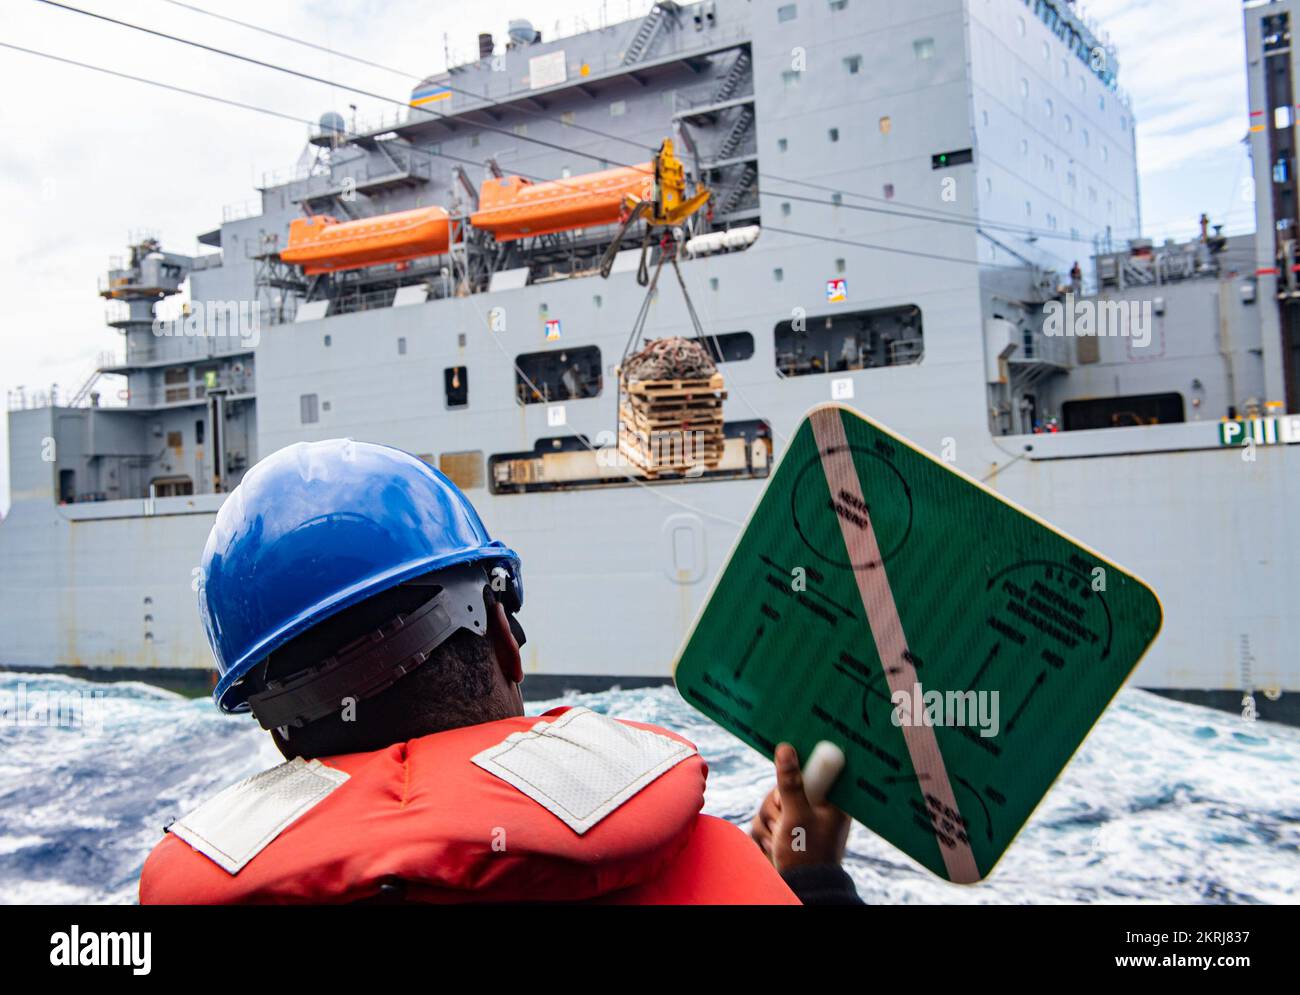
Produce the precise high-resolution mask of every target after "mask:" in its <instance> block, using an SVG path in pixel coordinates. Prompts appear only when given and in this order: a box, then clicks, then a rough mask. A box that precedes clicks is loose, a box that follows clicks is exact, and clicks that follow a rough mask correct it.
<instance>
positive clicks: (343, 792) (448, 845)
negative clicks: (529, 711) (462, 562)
mask: <svg viewBox="0 0 1300 995" xmlns="http://www.w3.org/2000/svg"><path fill="white" fill-rule="evenodd" d="M565 711H567V709H564V708H558V709H552V710H551V711H549V712H547V713H546V715H545V716H544V718H549V717H552V716H556V715H560V714H563V713H564V712H565ZM537 722H538V718H537V717H536V716H534V717H522V716H521V717H519V718H510V719H502V720H500V721H496V722H487V723H483V724H481V725H474V726H466V727H464V728H460V729H453V730H450V731H448V732H441V733H436V734H434V735H430V736H424V737H422V738H420V739H415V740H411V741H409V742H406V743H398V744H394V745H393V746H390V747H387V748H385V749H382V750H377V751H375V752H373V753H355V754H348V755H345V756H338V757H330V758H328V759H325V760H324V761H323V762H324V763H325V764H326V766H329V767H333V768H336V769H338V770H342V771H344V772H346V773H347V774H348V775H349V778H348V780H347V781H346V782H344V783H343V784H342V785H341V786H339V787H338V789H337V790H335V791H333V792H332V793H330V794H329V795H328V796H327V797H325V799H324V800H323V801H321V802H320V803H319V804H317V805H316V806H315V807H313V808H311V809H310V810H308V811H307V812H306V813H305V814H304V815H302V816H301V817H300V818H298V819H297V820H296V821H295V822H292V823H291V824H290V825H289V826H288V827H287V828H286V829H285V830H284V831H283V832H281V833H280V835H279V836H277V837H276V838H275V839H274V840H272V841H271V842H270V843H269V844H268V845H266V847H265V848H264V849H262V850H261V852H259V853H258V854H257V856H255V857H254V858H253V859H252V860H251V861H250V862H249V863H248V864H247V865H245V866H244V867H243V868H242V869H240V870H239V872H238V873H236V874H230V873H228V872H227V871H226V870H224V869H223V868H222V867H220V866H218V865H217V864H216V863H214V862H213V861H212V860H210V859H209V858H208V857H206V856H204V855H203V854H201V853H199V852H198V851H197V850H195V849H193V848H192V847H191V846H190V845H189V844H187V843H186V842H185V841H183V840H181V839H180V838H178V837H177V836H175V835H172V834H168V835H167V836H165V837H164V838H163V840H162V841H161V842H160V843H159V844H158V845H157V846H156V847H155V848H154V850H153V852H152V853H151V854H150V855H149V858H148V860H146V861H145V865H144V871H143V873H142V874H141V877H140V901H141V903H142V904H147V905H148V904H187V905H188V904H223V905H224V904H236V903H343V902H355V901H362V900H366V899H370V898H374V897H376V896H379V895H381V893H383V892H385V891H387V890H389V886H394V885H396V886H398V887H399V888H400V893H401V895H402V897H403V898H404V900H406V901H414V902H528V901H542V902H555V901H592V902H608V903H618V904H657V903H687V904H732V903H735V904H797V903H798V900H797V899H796V898H795V896H794V893H793V892H791V891H790V889H789V888H788V887H786V885H785V882H784V881H782V880H781V877H780V875H778V874H777V872H776V871H775V870H774V869H773V868H772V866H771V864H769V863H768V862H767V860H766V859H765V858H764V857H763V854H762V853H761V851H760V850H759V848H758V847H757V846H755V845H754V843H753V841H752V840H750V839H749V837H748V836H747V835H746V834H745V833H744V832H743V831H741V830H740V829H738V828H736V827H735V826H733V825H732V824H730V823H728V822H725V821H723V820H721V819H716V818H713V817H712V816H707V815H702V814H701V813H700V808H701V807H702V805H703V802H704V782H705V777H706V774H707V767H706V765H705V763H704V761H703V760H702V759H701V758H700V757H699V755H698V754H693V755H691V756H690V757H688V758H687V759H685V760H683V761H681V762H680V763H678V764H676V766H673V767H671V768H670V769H668V770H667V771H665V772H664V773H663V774H661V775H659V776H658V777H657V778H655V779H654V780H653V781H651V782H650V783H649V784H647V785H645V787H643V788H641V789H640V790H639V791H638V792H637V793H636V794H634V795H632V797H630V798H629V799H627V801H625V802H623V803H622V804H621V805H620V806H619V807H618V808H616V809H615V810H614V811H613V812H611V813H610V814H608V815H607V816H605V817H604V818H603V819H601V820H600V821H599V822H597V823H596V824H595V825H594V826H592V827H591V828H590V829H588V830H587V831H586V832H585V834H583V835H579V834H578V833H577V832H575V831H574V830H573V829H571V828H570V827H569V826H568V825H566V823H565V822H564V821H562V820H561V819H560V818H558V817H557V816H556V815H554V814H552V813H551V812H550V811H548V810H547V809H546V808H545V807H543V806H542V805H541V804H540V803H539V802H537V801H534V800H533V799H532V798H530V797H529V796H528V795H526V794H524V793H523V792H522V791H520V790H518V789H517V788H515V787H513V786H512V785H510V784H508V783H507V782H506V781H504V780H501V779H500V778H498V777H496V776H494V775H493V774H490V773H488V772H487V771H486V770H483V769H482V768H480V767H479V766H477V765H475V764H474V763H472V762H471V760H470V758H471V757H474V756H475V755H477V754H479V753H481V752H482V751H484V750H486V749H488V748H489V747H493V746H496V745H497V744H499V743H501V742H502V740H504V739H505V738H506V737H507V736H508V735H510V734H511V733H519V732H527V731H528V730H530V729H532V728H533V727H534V726H535V725H536V724H537ZM624 724H625V725H628V726H631V727H633V728H639V729H646V730H649V731H651V732H655V733H658V734H660V735H662V736H668V737H671V738H672V739H674V740H677V741H678V742H681V743H685V744H686V745H688V746H689V745H691V744H689V743H688V742H687V741H686V740H685V739H683V738H682V737H681V736H678V735H676V734H675V733H672V732H669V731H667V730H665V729H660V728H658V727H655V726H649V725H644V724H642V723H637V722H626V723H624Z"/></svg>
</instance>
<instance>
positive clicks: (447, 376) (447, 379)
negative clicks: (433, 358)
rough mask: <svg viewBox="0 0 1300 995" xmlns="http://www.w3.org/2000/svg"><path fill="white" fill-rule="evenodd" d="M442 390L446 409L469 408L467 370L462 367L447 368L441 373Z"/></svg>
mask: <svg viewBox="0 0 1300 995" xmlns="http://www.w3.org/2000/svg"><path fill="white" fill-rule="evenodd" d="M442 389H443V391H444V392H445V394H446V396H447V407H449V408H466V407H469V370H468V369H466V368H465V367H463V366H448V367H447V368H446V369H445V370H443V371H442Z"/></svg>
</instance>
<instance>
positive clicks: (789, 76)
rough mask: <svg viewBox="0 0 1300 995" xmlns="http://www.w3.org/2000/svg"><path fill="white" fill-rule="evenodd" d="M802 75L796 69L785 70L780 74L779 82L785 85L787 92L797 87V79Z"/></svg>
mask: <svg viewBox="0 0 1300 995" xmlns="http://www.w3.org/2000/svg"><path fill="white" fill-rule="evenodd" d="M802 75H803V74H802V73H801V72H799V70H797V69H787V70H786V71H785V72H783V73H782V74H781V82H782V83H784V84H785V88H786V89H787V90H789V89H792V88H793V87H796V86H798V85H799V77H800V76H802Z"/></svg>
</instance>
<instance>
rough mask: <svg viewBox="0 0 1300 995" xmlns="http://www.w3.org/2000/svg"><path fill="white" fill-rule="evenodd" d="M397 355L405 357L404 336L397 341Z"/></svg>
mask: <svg viewBox="0 0 1300 995" xmlns="http://www.w3.org/2000/svg"><path fill="white" fill-rule="evenodd" d="M397 355H399V356H405V355H406V336H402V337H401V338H399V339H398V340H397Z"/></svg>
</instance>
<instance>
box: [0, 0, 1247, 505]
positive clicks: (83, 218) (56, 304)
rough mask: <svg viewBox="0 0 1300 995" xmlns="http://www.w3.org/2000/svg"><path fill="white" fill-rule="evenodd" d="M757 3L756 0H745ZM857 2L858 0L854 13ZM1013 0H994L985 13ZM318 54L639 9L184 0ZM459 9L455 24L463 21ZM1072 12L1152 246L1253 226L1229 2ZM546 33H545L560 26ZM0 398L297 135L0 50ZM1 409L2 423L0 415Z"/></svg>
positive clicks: (373, 109) (7, 32)
mask: <svg viewBox="0 0 1300 995" xmlns="http://www.w3.org/2000/svg"><path fill="white" fill-rule="evenodd" d="M69 2H70V3H71V4H72V5H73V6H78V7H82V8H85V9H89V10H94V11H98V12H102V13H105V14H108V15H110V16H113V17H116V18H118V19H121V20H126V21H132V22H135V23H139V24H146V25H148V26H150V27H152V28H155V29H157V30H160V31H165V32H168V33H171V34H177V35H181V36H184V37H188V38H194V39H198V40H201V41H203V42H204V43H206V44H209V45H214V46H218V47H222V48H227V49H233V50H236V51H239V52H242V53H245V54H248V55H252V56H254V57H256V58H259V59H262V60H264V61H267V62H275V63H281V64H284V65H289V66H293V67H296V68H299V69H302V70H304V71H307V72H311V73H314V74H317V75H320V76H322V77H325V78H330V79H338V80H346V81H347V82H349V83H350V84H351V85H354V86H358V87H361V88H363V89H370V90H373V91H376V92H381V93H391V94H394V95H396V96H401V95H403V94H405V93H406V92H408V87H409V83H410V80H409V78H406V77H403V76H401V75H396V74H394V73H391V72H387V71H384V70H379V69H371V68H367V67H364V66H360V65H357V64H356V63H354V62H350V61H347V60H343V59H340V58H337V57H334V56H330V55H326V54H323V53H320V52H314V51H311V50H308V49H305V48H302V47H301V46H298V45H294V44H291V43H289V42H286V41H281V40H279V39H276V38H272V37H269V36H267V35H265V34H261V33H257V32H252V31H249V30H247V29H246V28H242V27H239V26H237V25H234V24H229V23H225V22H222V21H219V20H216V19H214V18H212V17H208V16H205V15H203V14H201V13H197V12H195V11H194V10H190V9H186V4H181V3H178V2H169V0H69ZM753 2H754V3H756V4H757V3H761V2H768V0H753ZM853 2H866V0H853ZM993 2H999V3H1009V2H1012V0H993ZM187 3H188V6H191V7H200V8H206V9H208V10H216V11H219V12H221V13H222V14H225V15H227V16H229V17H233V18H237V19H239V20H243V21H248V22H251V23H254V24H257V25H260V26H264V27H267V28H271V29H273V30H276V31H280V32H283V33H285V34H290V35H292V36H294V37H298V38H302V39H305V40H309V41H312V42H316V43H318V44H321V45H325V46H327V47H330V48H335V49H340V50H344V51H347V52H349V53H351V54H354V55H358V56H361V57H364V58H368V59H371V60H373V61H375V62H380V63H383V64H384V65H386V66H390V67H394V68H397V69H401V70H405V71H406V72H409V73H412V74H425V73H428V72H432V71H435V70H437V69H440V68H442V67H443V66H444V64H445V52H446V51H447V50H448V49H449V50H450V52H451V55H452V60H453V62H455V61H462V60H464V59H466V58H469V57H470V56H471V55H472V54H473V53H474V52H475V51H476V41H475V39H476V36H477V34H478V32H479V31H491V32H493V34H495V35H496V36H497V38H498V39H500V38H503V37H504V35H505V30H506V25H507V23H508V21H509V20H510V18H511V17H518V16H521V15H522V14H525V13H526V15H527V16H528V17H530V18H531V19H532V21H533V23H534V24H535V25H536V26H537V27H538V28H540V29H541V30H542V31H543V34H544V35H545V36H547V37H554V36H555V35H556V34H557V33H559V34H570V33H572V32H573V31H574V30H575V29H577V28H579V27H581V26H582V25H583V24H584V22H585V24H586V25H587V26H590V27H596V26H598V25H599V24H600V23H602V20H608V21H617V20H623V19H625V18H626V17H628V16H630V15H637V14H640V13H641V12H643V11H644V10H645V9H647V8H648V6H649V3H648V0H475V2H474V3H473V4H472V5H470V4H466V3H464V2H463V0H387V2H380V0H353V2H345V0H275V2H273V3H268V2H266V0H187ZM471 6H472V9H473V10H474V14H473V15H472V17H467V16H466V15H465V10H466V9H467V8H469V7H471ZM1087 13H1088V14H1089V15H1091V16H1092V17H1094V18H1096V19H1097V20H1098V21H1100V22H1101V24H1102V25H1103V26H1104V27H1105V28H1106V29H1107V30H1108V31H1109V33H1110V35H1111V37H1112V39H1113V40H1114V41H1115V43H1116V45H1117V46H1118V48H1119V57H1120V82H1121V85H1122V86H1123V87H1124V89H1126V90H1127V91H1128V92H1129V93H1130V95H1131V96H1132V99H1133V107H1134V112H1135V116H1136V119H1137V122H1138V130H1137V148H1138V164H1139V167H1140V170H1141V178H1142V186H1141V196H1142V216H1143V222H1144V227H1145V228H1146V230H1147V233H1148V234H1151V235H1154V236H1156V237H1164V236H1166V235H1177V236H1187V235H1190V234H1192V233H1193V232H1194V230H1195V219H1196V217H1197V215H1198V214H1199V213H1200V212H1201V211H1206V212H1207V213H1209V214H1210V215H1211V217H1212V218H1214V219H1215V220H1216V221H1225V222H1226V223H1227V226H1228V229H1229V230H1230V231H1234V232H1235V231H1249V230H1251V228H1252V227H1253V222H1252V205H1251V201H1250V199H1249V196H1250V195H1249V191H1248V189H1246V188H1245V187H1244V186H1243V183H1244V181H1245V180H1246V179H1247V176H1248V164H1247V159H1246V155H1245V152H1244V149H1243V146H1242V144H1241V140H1242V138H1243V136H1244V132H1245V122H1246V119H1247V107H1246V80H1245V69H1244V58H1243V44H1244V43H1243V39H1242V19H1241V5H1240V3H1238V2H1236V0H1195V2H1193V3H1188V2H1184V0H1092V2H1091V3H1089V4H1088V5H1087ZM557 29H558V31H557ZM0 42H4V43H6V44H9V45H18V46H22V47H24V48H28V49H36V50H39V51H42V52H46V53H50V54H54V55H58V56H61V57H63V58H65V59H73V60H77V61H80V62H85V63H91V64H94V65H97V66H103V67H107V68H111V69H114V70H117V71H119V72H124V73H129V74H132V75H136V76H144V77H149V78H151V79H156V80H162V81H166V82H169V83H173V84H175V85H179V86H183V87H186V88H189V89H192V90H200V91H204V92H208V93H215V94H220V95H221V96H224V97H227V98H229V99H232V100H236V101H241V102H244V103H248V104H254V105H258V106H262V107H267V108H271V109H274V110H276V111H279V112H281V113H284V114H288V115H290V116H293V117H298V118H301V119H304V120H314V119H316V118H317V117H318V116H319V115H320V113H321V112H322V111H325V110H328V109H335V110H338V111H340V112H342V113H344V114H345V115H349V116H350V114H351V113H352V112H351V111H350V110H349V108H348V105H349V104H350V103H353V102H355V103H357V104H358V110H357V114H358V117H359V118H360V119H361V120H362V121H363V122H364V121H371V120H374V119H377V118H379V117H380V116H382V115H384V114H388V115H391V114H392V113H393V112H394V110H395V108H394V107H393V105H391V104H382V103H379V102H377V101H369V102H368V101H366V100H364V99H362V98H358V97H356V96H355V95H352V94H349V93H347V92H338V91H335V90H333V89H331V88H329V87H326V86H322V85H319V84H313V83H308V82H306V81H296V80H293V79H292V78H290V77H287V76H285V75H283V74H280V73H272V72H270V71H267V70H263V69H259V68H257V67H255V66H250V65H245V64H241V63H238V62H235V61H232V60H230V59H227V58H223V57H221V56H217V55H210V54H205V53H202V52H198V51H196V50H194V49H191V48H187V47H184V46H181V45H178V44H176V43H174V42H169V41H166V40H163V39H159V38H150V37H147V36H144V35H142V34H139V33H137V32H133V31H129V30H126V29H124V28H120V27H116V26H114V25H111V24H106V23H103V22H96V21H94V20H92V19H91V18H88V17H84V16H80V15H76V14H70V13H67V12H65V11H61V10H58V9H55V8H52V7H49V6H47V5H45V4H43V3H39V2H37V0H6V3H5V10H4V27H3V30H2V31H0ZM0 79H2V80H3V83H4V93H5V99H4V101H3V102H0V203H2V204H3V205H4V209H3V214H0V217H2V218H3V222H2V224H3V233H4V239H3V247H2V248H0V253H3V264H2V265H0V300H2V301H3V302H4V303H3V311H2V312H0V388H2V389H3V392H4V394H5V395H6V396H8V393H9V391H11V390H13V389H15V388H17V387H19V386H22V387H24V388H25V389H26V390H27V391H28V392H30V391H32V390H34V389H46V388H48V387H49V385H50V384H53V383H57V384H59V385H60V390H61V391H62V392H63V394H64V396H65V397H66V396H67V394H68V393H69V392H71V391H74V390H75V389H76V387H77V386H78V385H79V384H80V383H81V382H82V381H83V380H84V379H85V377H86V376H87V374H88V373H89V372H90V371H91V369H92V368H93V367H94V365H95V363H96V359H97V356H98V355H99V353H101V352H103V351H106V350H112V349H116V348H120V341H119V336H118V333H116V332H114V331H112V330H111V329H108V328H107V327H105V325H104V303H103V301H102V300H100V298H98V297H97V296H96V280H97V278H98V277H99V276H100V275H101V274H102V273H103V272H104V271H105V269H106V265H107V261H108V257H109V256H110V255H115V254H120V253H122V252H123V250H124V247H125V244H126V238H127V234H128V232H132V231H136V230H139V229H149V230H152V231H154V232H156V233H157V234H158V235H159V237H160V238H161V239H162V242H163V245H164V246H166V247H167V248H169V249H171V250H173V251H178V252H195V251H197V249H198V246H197V243H196V241H195V236H196V235H197V234H198V233H199V232H202V231H207V230H209V229H211V228H214V227H216V226H217V225H218V224H219V223H220V222H221V218H222V211H223V208H225V207H227V206H232V207H235V208H236V209H238V207H239V206H240V205H243V204H245V203H248V202H250V201H251V200H252V199H253V198H254V197H255V195H256V191H255V190H254V187H255V185H256V184H257V183H258V182H260V180H261V178H262V177H263V176H264V175H265V174H269V173H273V172H275V171H277V170H287V169H289V168H292V167H293V165H294V163H295V162H296V161H297V159H298V156H299V154H300V153H301V152H302V149H303V146H304V143H305V138H306V132H307V126H306V125H305V124H302V123H298V122H294V121H288V120H282V119H279V118H275V117H269V116H265V115H262V114H258V113H254V112H252V111H248V110H242V109H237V108H233V107H225V106H221V105H218V104H214V103H209V102H206V101H202V100H197V99H195V98H193V97H189V96H184V95H181V94H176V93H169V92H166V91H163V90H160V89H157V88H155V87H151V86H146V85H143V84H140V83H135V82H131V81H127V80H122V79H115V78H111V77H106V76H103V75H101V74H98V73H94V72H90V71H88V70H86V69H82V68H77V67H74V66H70V65H66V64H60V63H56V62H51V61H49V60H47V59H42V58H38V57H35V56H32V55H29V54H25V53H21V52H15V51H12V50H10V49H5V48H0ZM3 417H4V412H2V411H0V419H3ZM7 436H8V429H7V425H6V424H4V423H3V421H2V420H0V510H3V509H5V508H7V507H8V504H9V490H8V453H7V444H6V443H7Z"/></svg>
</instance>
